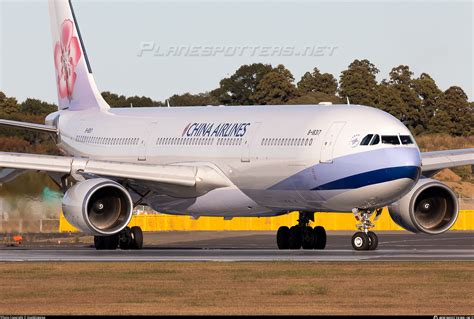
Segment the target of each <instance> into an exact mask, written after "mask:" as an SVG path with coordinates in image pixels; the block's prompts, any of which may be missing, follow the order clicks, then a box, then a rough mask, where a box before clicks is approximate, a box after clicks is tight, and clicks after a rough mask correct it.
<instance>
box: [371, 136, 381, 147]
mask: <svg viewBox="0 0 474 319" xmlns="http://www.w3.org/2000/svg"><path fill="white" fill-rule="evenodd" d="M378 143H380V136H379V135H378V134H376V135H375V136H374V138H373V139H372V141H371V142H370V145H377V144H378Z"/></svg>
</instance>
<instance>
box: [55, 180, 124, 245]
mask: <svg viewBox="0 0 474 319" xmlns="http://www.w3.org/2000/svg"><path fill="white" fill-rule="evenodd" d="M62 207H63V213H64V217H66V219H67V221H68V222H69V223H71V224H72V225H73V226H75V227H76V228H78V229H80V230H81V231H83V232H85V233H88V234H91V235H95V236H107V235H113V234H116V233H118V232H120V231H121V230H122V229H124V228H125V227H126V226H127V225H128V223H129V222H130V219H131V218H132V209H133V202H132V198H131V197H130V194H129V193H128V191H127V190H126V189H125V188H124V187H123V186H122V185H120V184H118V183H116V182H114V181H111V180H108V179H105V178H94V179H89V180H85V181H82V182H79V183H77V184H75V185H74V186H72V187H71V188H69V189H68V191H67V192H66V194H65V195H64V198H63V203H62Z"/></svg>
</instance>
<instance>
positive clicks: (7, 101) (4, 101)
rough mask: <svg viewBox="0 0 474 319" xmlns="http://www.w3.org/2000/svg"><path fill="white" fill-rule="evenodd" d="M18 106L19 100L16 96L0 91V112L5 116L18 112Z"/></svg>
mask: <svg viewBox="0 0 474 319" xmlns="http://www.w3.org/2000/svg"><path fill="white" fill-rule="evenodd" d="M18 108H19V106H18V101H17V100H16V99H15V98H13V97H7V96H6V95H5V93H3V92H1V91H0V113H1V114H2V116H3V117H4V118H5V117H8V116H9V115H11V114H13V113H16V112H18Z"/></svg>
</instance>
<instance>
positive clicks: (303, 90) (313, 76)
mask: <svg viewBox="0 0 474 319" xmlns="http://www.w3.org/2000/svg"><path fill="white" fill-rule="evenodd" d="M298 91H299V92H300V94H301V95H305V94H307V93H309V92H321V93H325V94H327V95H334V96H335V95H336V91H337V80H336V79H335V78H334V76H333V75H332V74H329V73H323V74H322V73H321V72H320V71H319V70H318V68H314V69H313V72H312V73H310V72H306V73H305V74H304V75H303V76H302V77H301V80H300V81H299V82H298Z"/></svg>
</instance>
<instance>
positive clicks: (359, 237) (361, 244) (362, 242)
mask: <svg viewBox="0 0 474 319" xmlns="http://www.w3.org/2000/svg"><path fill="white" fill-rule="evenodd" d="M352 248H354V249H355V250H368V249H369V236H367V234H366V233H363V232H357V233H355V234H354V236H352Z"/></svg>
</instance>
